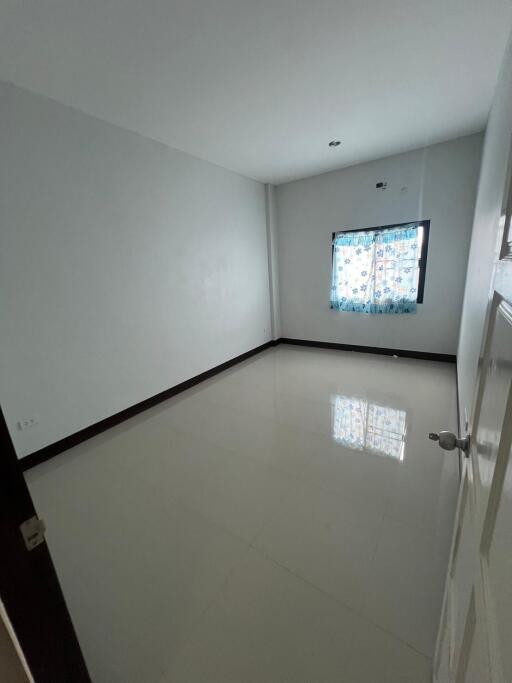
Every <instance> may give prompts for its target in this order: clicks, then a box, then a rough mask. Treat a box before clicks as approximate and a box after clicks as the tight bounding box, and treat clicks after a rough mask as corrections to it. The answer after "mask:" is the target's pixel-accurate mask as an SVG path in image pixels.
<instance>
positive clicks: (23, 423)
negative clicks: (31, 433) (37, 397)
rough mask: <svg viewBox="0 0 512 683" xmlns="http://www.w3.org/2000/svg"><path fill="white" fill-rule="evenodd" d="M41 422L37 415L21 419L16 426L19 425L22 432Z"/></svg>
mask: <svg viewBox="0 0 512 683" xmlns="http://www.w3.org/2000/svg"><path fill="white" fill-rule="evenodd" d="M38 422H39V420H38V419H37V417H35V416H34V417H27V419H26V420H19V422H17V424H16V426H17V427H18V429H19V431H20V432H21V431H22V430H23V429H30V427H33V426H34V425H36V424H37V423H38Z"/></svg>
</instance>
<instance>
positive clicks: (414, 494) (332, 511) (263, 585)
mask: <svg viewBox="0 0 512 683" xmlns="http://www.w3.org/2000/svg"><path fill="white" fill-rule="evenodd" d="M442 428H445V429H452V430H454V429H455V428H456V403H455V371H454V367H453V366H452V365H449V364H444V363H434V362H429V361H415V360H408V359H395V358H389V357H383V356H372V355H366V354H357V353H350V352H348V353H343V352H338V351H324V350H316V349H315V350H313V349H307V348H301V347H291V346H286V345H281V346H279V347H277V348H275V349H271V350H269V351H266V352H264V353H262V354H260V355H258V356H255V357H254V358H252V359H250V360H249V361H246V362H244V363H242V364H239V365H238V366H236V367H234V368H232V369H230V370H228V371H226V372H224V373H222V374H220V375H218V376H217V377H215V378H212V379H210V380H208V381H206V382H204V383H202V384H201V385H198V386H197V387H195V388H193V389H191V390H189V391H187V392H184V393H183V394H181V395H179V396H177V397H175V398H174V399H171V400H169V401H167V402H165V403H162V404H160V405H159V406H156V407H154V408H152V409H151V410H149V411H147V412H145V413H144V414H141V415H139V416H137V417H135V418H133V419H132V420H130V421H128V422H125V423H123V424H122V425H119V426H118V427H115V428H114V429H111V430H110V431H109V432H106V433H105V434H102V435H100V436H98V437H96V438H94V439H91V440H90V441H88V442H86V443H84V444H81V445H80V446H78V447H76V448H74V449H72V450H70V451H68V452H66V453H63V454H62V455H60V456H58V457H56V458H54V459H52V460H51V461H49V462H47V463H45V464H43V465H40V466H39V467H37V468H34V469H33V470H31V471H29V472H28V473H27V475H26V476H27V481H28V484H29V488H30V491H31V493H32V496H33V498H34V501H35V504H36V507H37V509H38V512H39V514H40V515H41V516H42V517H43V518H44V519H45V521H46V523H47V527H48V533H47V537H48V543H49V546H50V550H51V552H52V554H53V557H54V560H55V564H56V567H57V571H58V574H59V577H60V579H61V582H62V586H63V590H64V593H65V596H66V599H67V602H68V605H69V607H70V611H71V614H72V617H73V620H74V623H75V626H76V629H77V632H78V635H79V639H80V641H81V644H82V647H83V650H84V653H85V657H86V660H87V663H88V665H89V668H90V671H91V674H92V677H93V680H94V682H95V683H117V682H118V681H119V682H121V681H122V682H123V683H124V682H131V681H133V682H135V681H137V683H140V682H143V683H144V682H147V683H194V682H195V681H201V682H205V683H206V682H208V683H210V682H211V683H215V682H217V681H218V682H222V683H235V682H236V683H240V682H241V681H243V682H244V683H251V682H252V681H254V682H255V683H256V682H257V683H281V682H285V681H290V682H291V681H293V683H302V682H303V683H306V682H307V683H311V681H315V683H316V682H318V683H323V682H328V681H343V683H376V682H377V681H378V682H379V683H388V682H389V683H391V682H393V683H402V682H403V683H427V681H430V680H431V659H432V655H433V644H434V639H435V635H436V630H437V620H438V618H439V611H440V602H441V597H442V590H443V582H444V575H445V571H446V566H447V556H448V549H449V543H450V538H451V531H452V524H453V515H454V509H455V503H456V496H457V486H458V462H457V459H456V455H455V454H454V453H446V452H444V451H441V450H440V449H439V448H438V447H437V445H436V444H434V443H432V442H430V441H428V438H427V437H428V432H429V431H436V430H438V429H442Z"/></svg>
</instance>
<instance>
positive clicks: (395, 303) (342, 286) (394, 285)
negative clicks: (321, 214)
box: [331, 223, 423, 313]
mask: <svg viewBox="0 0 512 683" xmlns="http://www.w3.org/2000/svg"><path fill="white" fill-rule="evenodd" d="M422 239H423V227H422V226H421V225H419V224H417V223H410V224H408V225H406V226H402V227H400V228H389V229H385V230H369V231H362V232H340V233H338V234H337V235H336V236H335V238H334V244H333V270H332V285H331V308H334V309H337V310H339V311H355V312H358V313H415V312H416V299H417V294H418V277H419V258H420V255H421V242H422Z"/></svg>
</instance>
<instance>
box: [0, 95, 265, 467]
mask: <svg viewBox="0 0 512 683" xmlns="http://www.w3.org/2000/svg"><path fill="white" fill-rule="evenodd" d="M0 149H1V150H2V151H1V156H0V203H1V226H2V227H1V242H0V253H1V261H0V303H1V320H2V331H1V335H0V336H1V346H0V364H1V387H0V402H1V404H2V408H3V409H4V412H5V415H6V419H7V422H8V424H9V426H10V429H11V433H12V435H13V437H14V441H15V445H16V448H17V451H18V454H19V456H23V455H25V454H27V453H30V452H32V451H34V450H36V449H38V448H41V447H43V446H45V445H47V444H49V443H51V442H53V441H56V440H58V439H60V438H62V437H64V436H66V435H68V434H71V433H73V432H75V431H77V430H79V429H81V428H83V427H85V426H87V425H90V424H92V423H94V422H96V421H98V420H101V419H103V418H105V417H107V416H109V415H112V414H113V413H116V412H118V411H120V410H122V409H123V408H126V407H128V406H130V405H132V404H134V403H137V402H139V401H141V400H143V399H145V398H147V397H149V396H152V395H153V394H156V393H158V392H160V391H162V390H164V389H166V388H168V387H170V386H172V385H175V384H177V383H179V382H181V381H183V380H185V379H187V378H189V377H192V376H193V375H196V374H198V373H200V372H203V371H205V370H207V369H209V368H211V367H213V366H215V365H217V364H219V363H222V362H223V361H226V360H228V359H230V358H233V357H234V356H237V355H238V354H241V353H243V352H245V351H247V350H249V349H251V348H253V347H255V346H258V345H259V344H262V343H264V342H265V341H267V340H269V339H270V314H269V280H268V264H267V241H266V221H265V193H264V186H263V185H261V184H259V183H257V182H254V181H252V180H248V179H246V178H244V177H242V176H240V175H237V174H235V173H231V172H229V171H225V170H224V169H222V168H220V167H217V166H214V165H212V164H209V163H206V162H204V161H200V160H198V159H196V158H193V157H191V156H189V155H187V154H184V153H181V152H178V151H175V150H172V149H169V148H167V147H165V146H164V145H162V144H159V143H156V142H153V141H151V140H148V139H145V138H143V137H141V136H139V135H136V134H133V133H129V132H127V131H125V130H123V129H121V128H118V127H115V126H112V125H109V124H106V123H104V122H102V121H100V120H97V119H94V118H92V117H90V116H87V115H85V114H82V113H80V112H78V111H76V110H73V109H70V108H68V107H65V106H63V105H60V104H58V103H55V102H53V101H51V100H49V99H46V98H43V97H40V96H38V95H34V94H32V93H29V92H28V91H24V90H21V89H18V88H15V87H13V86H10V85H6V84H3V85H0ZM32 416H36V417H37V418H38V421H39V423H38V424H37V425H36V426H34V427H31V428H29V429H27V430H25V431H18V430H17V429H16V428H15V425H16V422H17V421H18V420H21V419H24V418H30V417H32Z"/></svg>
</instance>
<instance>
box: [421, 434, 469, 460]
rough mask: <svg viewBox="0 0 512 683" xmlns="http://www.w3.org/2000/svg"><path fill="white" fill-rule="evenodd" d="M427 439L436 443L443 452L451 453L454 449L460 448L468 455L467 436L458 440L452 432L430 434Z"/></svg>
mask: <svg viewBox="0 0 512 683" xmlns="http://www.w3.org/2000/svg"><path fill="white" fill-rule="evenodd" d="M428 438H429V439H431V441H438V442H439V445H440V446H441V448H444V450H445V451H453V450H454V449H455V448H460V449H461V450H462V451H464V453H465V454H466V455H468V454H469V436H466V437H465V438H464V439H458V438H457V437H456V436H455V434H454V433H453V432H446V431H443V432H439V434H436V432H430V434H429V435H428Z"/></svg>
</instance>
